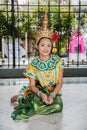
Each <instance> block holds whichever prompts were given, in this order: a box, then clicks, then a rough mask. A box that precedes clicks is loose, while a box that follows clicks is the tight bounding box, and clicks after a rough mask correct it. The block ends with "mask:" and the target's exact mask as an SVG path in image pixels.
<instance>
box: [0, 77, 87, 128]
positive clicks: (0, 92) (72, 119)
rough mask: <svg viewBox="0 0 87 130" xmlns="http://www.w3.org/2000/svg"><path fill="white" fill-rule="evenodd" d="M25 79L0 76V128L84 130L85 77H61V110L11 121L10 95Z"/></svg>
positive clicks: (86, 110)
mask: <svg viewBox="0 0 87 130" xmlns="http://www.w3.org/2000/svg"><path fill="white" fill-rule="evenodd" d="M27 83H28V80H26V79H0V130H87V78H86V77H83V78H64V84H63V89H62V91H63V95H62V99H63V102H64V109H63V112H62V113H57V114H51V115H35V116H33V117H31V118H29V119H27V120H22V121H13V120H12V119H11V117H10V116H11V112H12V111H13V106H12V105H11V104H10V97H11V96H13V95H14V94H17V93H18V91H19V90H20V88H21V87H22V86H23V85H25V84H26V85H27Z"/></svg>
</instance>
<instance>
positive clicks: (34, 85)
mask: <svg viewBox="0 0 87 130" xmlns="http://www.w3.org/2000/svg"><path fill="white" fill-rule="evenodd" d="M30 88H31V91H32V92H34V93H35V94H37V93H38V92H39V89H38V88H36V82H35V79H33V78H30Z"/></svg>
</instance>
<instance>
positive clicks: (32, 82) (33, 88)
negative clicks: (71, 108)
mask: <svg viewBox="0 0 87 130" xmlns="http://www.w3.org/2000/svg"><path fill="white" fill-rule="evenodd" d="M30 88H31V91H32V92H34V93H35V94H38V92H39V89H38V88H37V87H36V83H35V79H33V78H30ZM40 98H41V100H42V102H44V103H46V104H48V97H47V95H46V94H44V93H40Z"/></svg>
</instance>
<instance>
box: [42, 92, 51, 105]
mask: <svg viewBox="0 0 87 130" xmlns="http://www.w3.org/2000/svg"><path fill="white" fill-rule="evenodd" d="M40 97H41V99H42V102H44V103H45V104H49V101H48V97H47V95H46V94H44V93H41V94H40Z"/></svg>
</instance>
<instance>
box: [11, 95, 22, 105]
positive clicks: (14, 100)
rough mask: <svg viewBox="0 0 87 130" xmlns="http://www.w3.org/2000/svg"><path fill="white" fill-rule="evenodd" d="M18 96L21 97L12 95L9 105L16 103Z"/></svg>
mask: <svg viewBox="0 0 87 130" xmlns="http://www.w3.org/2000/svg"><path fill="white" fill-rule="evenodd" d="M19 96H22V94H17V95H14V96H13V97H11V103H14V102H16V101H17V99H18V97H19Z"/></svg>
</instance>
